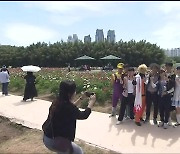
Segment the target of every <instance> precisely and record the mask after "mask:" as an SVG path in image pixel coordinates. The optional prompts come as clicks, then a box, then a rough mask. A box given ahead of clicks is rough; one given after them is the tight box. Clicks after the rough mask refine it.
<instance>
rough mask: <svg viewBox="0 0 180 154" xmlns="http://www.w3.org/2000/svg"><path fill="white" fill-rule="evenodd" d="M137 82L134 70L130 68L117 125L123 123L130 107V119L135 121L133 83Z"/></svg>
mask: <svg viewBox="0 0 180 154" xmlns="http://www.w3.org/2000/svg"><path fill="white" fill-rule="evenodd" d="M134 80H135V77H134V68H133V67H129V69H128V74H127V76H126V77H124V92H123V97H122V102H121V107H120V111H119V117H118V121H117V123H116V124H117V125H119V124H121V122H122V121H123V117H124V114H125V109H126V107H127V106H128V107H129V110H130V111H129V112H130V113H129V114H130V119H131V120H133V119H134V111H133V109H134V99H135V96H134V95H135V86H134V85H133V81H134Z"/></svg>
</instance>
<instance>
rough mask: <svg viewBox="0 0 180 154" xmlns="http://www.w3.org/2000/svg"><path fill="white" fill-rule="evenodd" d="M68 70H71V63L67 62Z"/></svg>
mask: <svg viewBox="0 0 180 154" xmlns="http://www.w3.org/2000/svg"><path fill="white" fill-rule="evenodd" d="M68 72H71V65H70V64H68Z"/></svg>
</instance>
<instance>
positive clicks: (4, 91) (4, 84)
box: [2, 82, 9, 95]
mask: <svg viewBox="0 0 180 154" xmlns="http://www.w3.org/2000/svg"><path fill="white" fill-rule="evenodd" d="M8 84H9V82H6V83H2V94H4V95H8Z"/></svg>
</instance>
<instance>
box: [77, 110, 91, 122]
mask: <svg viewBox="0 0 180 154" xmlns="http://www.w3.org/2000/svg"><path fill="white" fill-rule="evenodd" d="M90 114H91V109H90V108H89V107H87V108H86V109H85V110H84V111H80V110H79V109H78V108H76V111H75V115H76V119H78V120H84V119H87V118H88V117H89V115H90Z"/></svg>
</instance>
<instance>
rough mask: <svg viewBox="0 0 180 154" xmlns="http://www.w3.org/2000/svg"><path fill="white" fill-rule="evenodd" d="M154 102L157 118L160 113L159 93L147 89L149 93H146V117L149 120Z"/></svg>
mask: <svg viewBox="0 0 180 154" xmlns="http://www.w3.org/2000/svg"><path fill="white" fill-rule="evenodd" d="M152 103H153V107H154V114H153V118H154V119H156V118H157V115H158V95H157V93H156V92H155V93H150V92H148V91H147V94H146V119H147V120H149V117H150V113H151V106H152Z"/></svg>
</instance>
